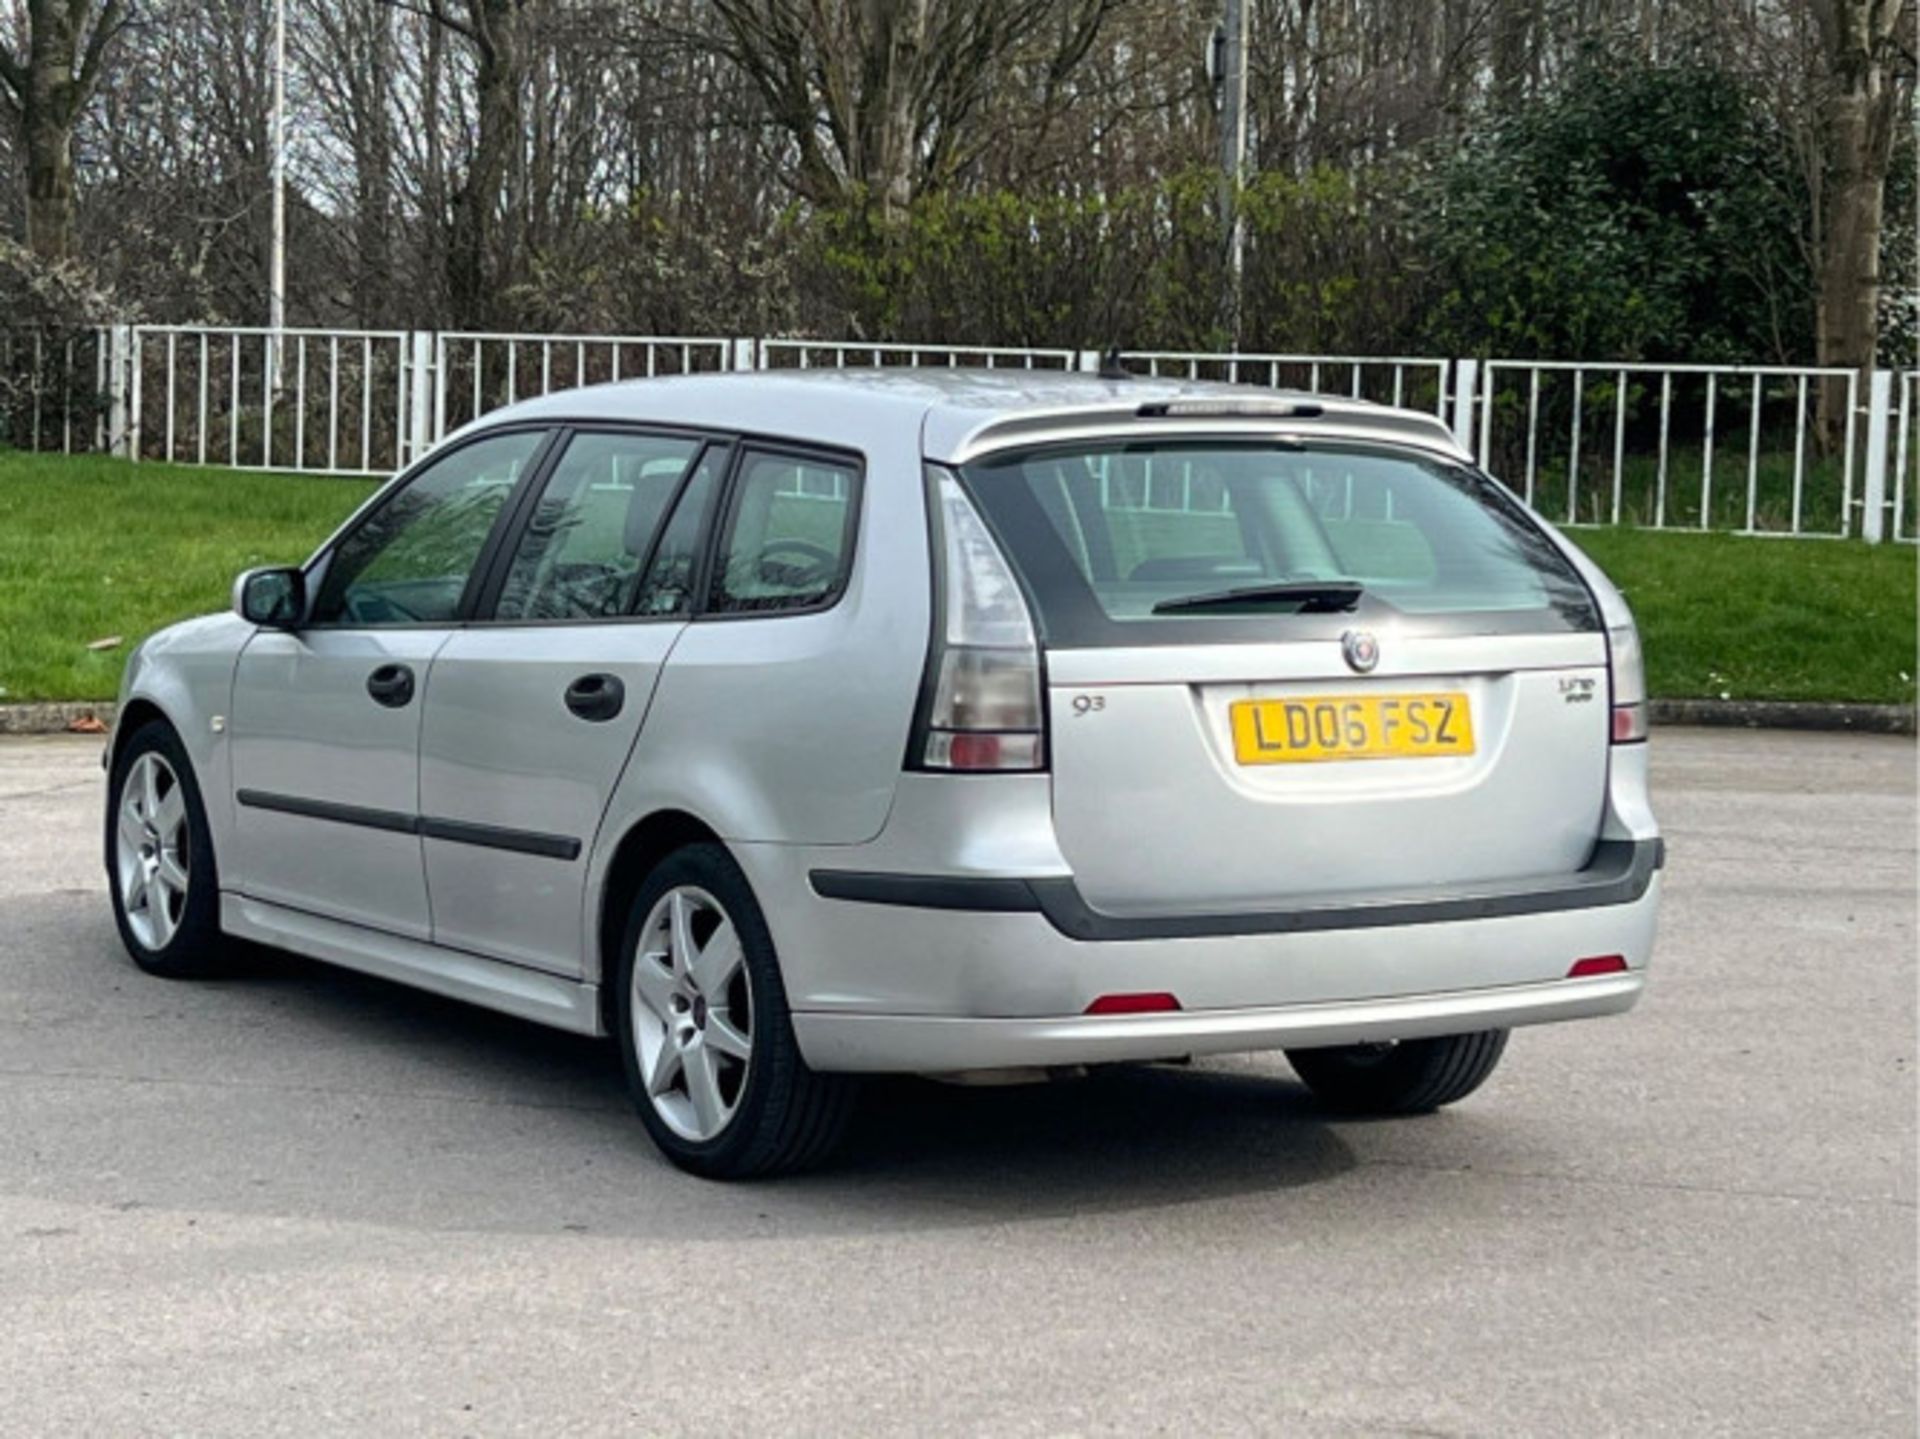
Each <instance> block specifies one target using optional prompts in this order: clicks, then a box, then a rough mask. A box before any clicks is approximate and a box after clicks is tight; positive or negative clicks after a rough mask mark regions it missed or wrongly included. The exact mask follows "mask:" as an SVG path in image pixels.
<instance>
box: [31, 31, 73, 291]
mask: <svg viewBox="0 0 1920 1439" xmlns="http://www.w3.org/2000/svg"><path fill="white" fill-rule="evenodd" d="M28 14H29V19H30V22H31V35H30V37H29V39H28V51H27V74H26V91H25V94H23V95H22V96H21V102H22V103H21V107H20V119H21V130H22V132H23V133H22V138H23V139H24V140H25V142H26V151H27V248H28V249H30V250H32V251H33V252H34V254H36V255H38V256H40V257H41V258H42V259H44V260H55V261H58V260H68V259H71V258H73V208H74V207H73V123H74V120H75V118H76V116H77V115H78V113H79V108H80V107H79V105H78V104H77V103H76V98H77V97H76V95H75V93H74V92H75V90H76V88H77V85H76V76H75V72H76V69H77V67H78V61H79V43H80V35H79V27H78V26H76V25H75V24H74V19H73V14H72V12H71V11H70V10H69V9H68V8H67V7H66V6H65V5H53V4H44V3H43V4H36V5H34V6H32V7H31V8H30V10H29V12H28Z"/></svg>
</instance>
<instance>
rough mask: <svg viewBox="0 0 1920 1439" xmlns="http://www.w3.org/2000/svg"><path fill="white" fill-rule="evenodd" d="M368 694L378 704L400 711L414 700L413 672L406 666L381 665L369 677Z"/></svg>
mask: <svg viewBox="0 0 1920 1439" xmlns="http://www.w3.org/2000/svg"><path fill="white" fill-rule="evenodd" d="M367 693H368V694H370V695H372V696H373V698H374V702H375V703H376V704H383V705H385V706H386V707H387V708H388V709H390V710H397V709H400V708H401V707H402V706H404V705H405V704H406V703H407V701H408V700H410V699H412V698H413V671H412V670H410V669H408V668H407V667H406V666H405V665H381V666H380V668H379V669H377V670H375V671H374V672H373V673H372V674H370V675H368V676H367Z"/></svg>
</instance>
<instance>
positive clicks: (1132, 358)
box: [0, 325, 1920, 541]
mask: <svg viewBox="0 0 1920 1439" xmlns="http://www.w3.org/2000/svg"><path fill="white" fill-rule="evenodd" d="M1126 361H1127V364H1128V366H1129V368H1131V369H1133V370H1134V371H1135V372H1136V373H1144V374H1149V375H1159V376H1167V377H1180V378H1191V379H1207V380H1226V381H1232V382H1238V383H1242V384H1256V385H1263V386H1268V387H1273V388H1284V389H1300V390H1309V391H1313V392H1316V393H1323V394H1333V395H1342V396H1348V397H1352V398H1357V399H1365V400H1371V401H1375V402H1378V403H1381V404H1388V405H1399V406H1405V407H1408V408H1412V409H1419V410H1425V411H1428V412H1430V413H1433V414H1437V415H1439V416H1440V417H1442V418H1443V419H1445V420H1446V421H1447V422H1448V423H1449V424H1450V425H1451V426H1452V428H1453V431H1454V433H1455V434H1456V435H1457V436H1458V437H1459V439H1460V440H1461V442H1462V443H1463V444H1465V445H1467V446H1468V448H1469V449H1471V450H1472V451H1473V452H1474V453H1475V454H1477V455H1478V456H1479V458H1480V460H1481V462H1482V463H1483V464H1484V465H1485V466H1486V467H1487V468H1488V469H1489V470H1491V471H1492V472H1493V473H1494V474H1496V475H1498V476H1500V477H1501V478H1502V479H1504V480H1506V481H1507V482H1508V483H1509V484H1510V485H1512V486H1513V488H1515V489H1516V490H1519V491H1520V492H1521V493H1523V494H1524V495H1525V496H1526V498H1527V500H1528V502H1529V503H1531V504H1533V505H1534V506H1535V507H1536V508H1538V509H1539V510H1540V511H1541V512H1542V513H1543V514H1546V515H1548V516H1550V517H1551V518H1553V519H1555V520H1557V521H1559V522H1561V523H1564V524H1574V525H1590V524H1603V525H1643V526H1647V527H1650V528H1656V529H1689V530H1720V531H1732V532H1735V533H1741V534H1765V535H1784V536H1794V537H1805V538H1815V537H1840V536H1854V535H1857V536H1862V537H1864V538H1866V539H1868V540H1876V541H1877V540H1880V539H1884V538H1892V539H1896V540H1905V541H1913V540H1915V539H1916V538H1917V537H1920V522H1916V509H1920V435H1917V434H1916V427H1920V371H1914V370H1903V371H1897V372H1895V371H1881V372H1876V373H1873V374H1870V375H1867V376H1862V375H1861V374H1859V373H1857V372H1855V371H1852V370H1840V369H1822V368H1819V367H1813V366H1804V367H1793V366H1738V365H1686V364H1625V365H1622V364H1609V363H1601V362H1582V361H1545V360H1499V359H1496V360H1475V359H1458V360H1448V359H1441V358H1433V357H1419V356H1365V355H1304V354H1211V353H1201V352H1190V351H1138V352H1131V351H1130V352H1128V353H1127V356H1126ZM869 365H872V366H884V367H930V366H952V365H969V366H980V367H984V368H991V369H1020V370H1078V371H1093V370H1097V369H1098V368H1099V366H1100V356H1099V354H1098V353H1097V352H1094V351H1088V350H1077V349H1068V348H1044V347H1033V348H1012V347H985V346H971V345H903V344H873V343H867V342H859V341H830V340H808V339H785V338H733V337H719V336H697V337H695V336H657V335H526V334H507V333H479V332H451V331H441V332H433V331H402V330H288V331H284V332H282V333H281V334H280V335H279V336H277V337H276V336H275V335H274V334H273V333H272V332H270V331H267V330H264V329H257V328H245V327H242V328H232V327H226V328H215V327H204V326H181V325H138V326H131V325H126V326H110V327H106V328H104V329H102V330H100V331H98V332H97V333H89V334H83V335H79V336H69V337H65V338H62V339H58V340H49V339H48V338H47V337H45V336H43V335H38V334H34V333H31V332H7V331H3V330H0V442H3V443H7V444H11V445H14V446H17V447H21V448H31V449H53V450H65V451H78V450H99V449H105V450H110V451H112V452H113V453H116V454H120V455H124V456H127V457H129V458H133V459H137V460H139V459H144V460H173V461H181V462H186V463H193V464H209V465H230V466H235V467H239V468H247V469H272V470H287V471H299V472H305V473H314V474H346V475H378V474H387V473H391V472H392V471H393V470H395V469H398V468H400V467H402V466H404V465H406V464H408V463H410V462H411V461H412V460H413V459H415V458H416V457H418V456H419V455H421V454H423V453H425V452H426V450H428V449H429V448H431V447H432V446H433V445H434V444H435V443H437V442H438V441H439V440H440V439H441V438H442V437H443V436H445V435H446V434H448V433H450V432H451V431H453V430H455V429H457V428H459V427H460V426H461V425H463V424H466V423H468V422H469V421H471V420H472V419H474V418H476V417H477V416H479V415H483V414H486V413H487V412H488V411H490V410H493V409H496V408H498V407H500V406H502V405H507V404H511V403H513V402H514V401H515V400H519V399H525V398H527V397H529V396H533V395H544V394H550V393H552V392H554V391H556V390H564V389H572V388H575V387H577V386H581V385H589V384H599V383H604V382H608V381H614V380H621V379H627V378H637V377H643V376H651V375H678V374H690V373H696V372H710V371H722V370H755V369H758V370H782V369H819V368H839V367H844V366H869ZM1155 500H1156V503H1158V497H1157V496H1156V497H1155ZM1180 502H1181V503H1198V504H1205V503H1208V502H1209V501H1207V500H1205V499H1202V500H1197V501H1188V500H1186V499H1185V498H1184V497H1183V499H1182V500H1181V501H1180Z"/></svg>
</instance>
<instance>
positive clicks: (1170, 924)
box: [808, 838, 1666, 942]
mask: <svg viewBox="0 0 1920 1439" xmlns="http://www.w3.org/2000/svg"><path fill="white" fill-rule="evenodd" d="M1665 859H1666V846H1665V844H1664V842H1663V841H1661V840H1659V839H1657V838H1656V839H1643V840H1602V841H1601V842H1600V843H1599V844H1597V845H1595V846H1594V850H1593V855H1592V857H1591V858H1590V859H1589V860H1588V861H1587V864H1586V866H1585V867H1584V868H1582V869H1580V870H1578V871H1576V872H1574V873H1573V874H1567V875H1553V876H1548V877H1544V878H1540V879H1524V880H1511V881H1506V882H1503V883H1499V884H1489V885H1484V886H1481V887H1478V888H1475V889H1471V890H1466V891H1454V892H1451V893H1447V894H1444V895H1422V894H1391V895H1378V896H1368V897H1365V898H1360V899H1355V898H1353V897H1351V896H1348V897H1336V896H1321V897H1314V896H1306V897H1303V898H1302V899H1300V900H1299V901H1297V902H1296V903H1294V904H1292V905H1290V906H1288V907H1287V908H1286V909H1283V910H1257V911H1250V912H1240V913H1227V914H1186V913H1175V914H1143V915H1117V914H1106V913H1102V912H1101V911H1099V910H1097V909H1094V908H1093V907H1092V906H1091V905H1089V904H1088V903H1087V902H1086V900H1085V899H1084V898H1083V897H1082V896H1081V893H1080V890H1079V887H1078V886H1077V885H1076V884H1075V883H1074V882H1073V878H1072V876H1070V875H1069V876H1057V877H1052V878H1046V879H1002V878H959V877H954V876H950V875H916V874H889V873H866V872H861V871H857V870H830V869H816V870H814V871H813V872H812V873H811V874H810V875H809V876H808V880H809V882H810V883H811V885H812V887H813V891H814V893H815V894H818V895H820V896H821V897H822V898H824V899H840V900H851V901H853V902H855V903H860V904H890V905H900V906H904V907H907V908H912V909H944V910H971V911H975V912H985V913H993V914H1020V913H1035V912H1037V913H1039V914H1042V915H1044V916H1045V917H1046V920H1047V922H1048V923H1049V924H1051V925H1052V926H1053V927H1054V929H1056V930H1057V931H1059V932H1060V933H1061V934H1063V935H1065V936H1067V937H1068V938H1069V939H1079V940H1092V941H1103V942H1111V941H1122V940H1146V939H1204V938H1211V937H1216V936H1223V935H1242V934H1310V933H1315V932H1318V931H1324V930H1338V929H1380V928H1385V927H1387V926H1391V925H1412V924H1448V923H1457V922H1460V921H1463V920H1480V919H1505V918H1510V917H1513V916H1517V915H1526V914H1554V913H1560V912H1563V911H1566V910H1574V909H1598V908H1602V907H1604V906H1609V905H1618V904H1631V903H1633V902H1634V901H1635V900H1637V899H1639V898H1640V897H1641V896H1642V895H1644V894H1645V893H1646V892H1647V887H1648V886H1649V885H1650V884H1652V883H1653V876H1654V874H1655V873H1656V872H1657V871H1658V870H1659V869H1660V867H1661V865H1662V864H1663V863H1665Z"/></svg>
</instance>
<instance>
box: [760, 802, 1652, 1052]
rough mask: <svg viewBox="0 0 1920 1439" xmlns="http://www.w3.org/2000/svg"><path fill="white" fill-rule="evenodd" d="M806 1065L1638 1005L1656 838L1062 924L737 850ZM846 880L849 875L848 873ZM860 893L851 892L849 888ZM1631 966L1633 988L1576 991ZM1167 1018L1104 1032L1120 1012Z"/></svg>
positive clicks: (1488, 1024) (1001, 890)
mask: <svg viewBox="0 0 1920 1439" xmlns="http://www.w3.org/2000/svg"><path fill="white" fill-rule="evenodd" d="M740 853H741V855H742V858H743V861H744V862H745V864H746V866H747V868H748V870H749V873H750V877H751V879H752V882H753V884H754V887H755V891H756V893H758V894H760V895H761V896H762V897H763V904H764V907H765V909H766V911H767V915H768V920H769V923H770V925H771V926H772V928H773V931H774V940H775V944H776V946H777V947H778V949H779V952H780V956H781V969H782V973H783V977H784V978H785V981H786V986H787V993H788V999H789V1003H790V1004H791V1007H792V1013H793V1021H794V1026H795V1030H796V1034H797V1036H798V1039H799V1042H800V1046H801V1051H802V1053H803V1054H804V1055H805V1056H806V1059H807V1061H808V1063H809V1064H811V1065H813V1066H814V1067H815V1068H816V1069H821V1070H853V1071H859V1070H904V1071H918V1072H942V1071H956V1070H975V1069H996V1068H1005V1067H1026V1066H1034V1065H1056V1064H1083V1063H1103V1062H1108V1061H1114V1060H1142V1059H1161V1058H1169V1057H1174V1056H1178V1055H1187V1054H1210V1053H1228V1052H1234V1051H1251V1050H1261V1049H1275V1048H1306V1047H1313V1046H1316V1045H1329V1044H1346V1043H1358V1042H1362V1041H1371V1040H1385V1039H1408V1038H1418V1037H1420V1036H1423V1035H1430V1034H1442V1033H1454V1032H1460V1031H1463V1030H1470V1029H1475V1028H1508V1027H1513V1026H1518V1025H1527V1024H1544V1023H1549V1022H1552V1021H1557V1020H1566V1019H1585V1018H1590V1017H1592V1016H1595V1015H1603V1014H1613V1013H1617V1012H1619V1011H1620V1010H1624V1009H1626V1008H1629V1007H1630V1006H1631V1005H1632V1004H1633V1003H1634V1002H1635V1000H1636V999H1637V998H1638V996H1639V993H1640V989H1641V985H1642V982H1643V977H1644V976H1643V971H1644V969H1645V966H1646V964H1647V962H1648V960H1649V958H1650V957H1651V954H1652V951H1653V940H1654V930H1655V926H1656V921H1657V918H1658V912H1659V901H1660V880H1661V876H1660V873H1659V870H1658V868H1657V866H1658V865H1659V864H1660V862H1661V859H1662V852H1661V849H1660V846H1659V844H1658V842H1657V841H1655V840H1653V839H1651V838H1649V839H1646V840H1642V841H1639V842H1637V843H1636V842H1626V841H1620V842H1611V843H1609V844H1607V845H1605V846H1603V847H1602V849H1601V851H1600V852H1599V853H1598V854H1597V855H1596V862H1595V863H1594V864H1591V865H1589V866H1588V868H1586V869H1584V870H1582V871H1580V872H1579V873H1578V874H1575V875H1560V876H1557V877H1554V878H1552V879H1546V880H1540V881H1536V882H1533V883H1532V884H1529V885H1524V886H1487V887H1484V888H1482V889H1480V890H1479V891H1477V892H1472V893H1466V894H1462V893H1459V892H1455V893H1453V894H1450V895H1446V896H1433V895H1429V896H1424V897H1416V896H1407V895H1396V896H1384V895H1383V896H1374V897H1372V898H1371V899H1370V900H1369V901H1366V902H1349V903H1347V904H1344V905H1327V904H1301V905H1300V906H1299V907H1297V908H1294V909H1290V910H1286V911H1267V912H1260V913H1252V914H1236V915H1217V914H1187V915H1177V914H1176V915H1164V914H1161V915H1146V916H1114V915H1101V914H1098V913H1095V914H1094V919H1093V932H1092V933H1089V931H1088V928H1087V926H1086V924H1085V923H1084V922H1083V921H1082V920H1080V919H1079V918H1077V917H1076V916H1077V915H1079V914H1080V913H1082V912H1084V906H1079V907H1078V908H1067V909H1064V910H1063V909H1061V908H1060V907H1059V906H1057V905H1056V906H1055V907H1054V908H1052V909H1051V910H1050V909H1049V907H1048V903H1047V898H1046V897H1047V896H1048V894H1049V891H1050V887H1051V888H1052V889H1053V890H1055V891H1057V890H1058V889H1060V888H1061V887H1063V886H1064V887H1067V888H1070V887H1071V880H1070V879H1068V878H1067V877H1065V876H1062V875H1058V874H1055V875H1053V876H1048V877H1044V878H1036V877H1033V876H1017V875H1002V876H994V875H981V874H978V873H975V874H972V875H953V874H949V875H937V874H933V873H930V872H928V871H924V870H922V871H912V872H909V871H906V870H895V871H884V872H883V871H877V870H866V869H860V870H855V869H854V867H853V866H845V868H840V867H838V866H833V865H831V863H830V861H831V859H835V858H851V857H852V856H850V855H846V854H845V853H844V851H843V852H841V853H840V854H831V853H829V852H823V851H821V850H811V851H809V850H806V849H802V848H800V847H797V846H775V845H769V846H742V847H741V849H740ZM832 872H837V873H838V874H839V875H840V876H842V877H841V878H834V877H831V873H832ZM849 875H851V876H853V877H852V878H847V877H846V876H849ZM1595 955H1619V956H1621V957H1622V958H1623V959H1624V960H1625V962H1626V965H1627V971H1626V972H1625V973H1623V974H1611V975H1605V976H1601V977H1597V978H1590V979H1568V978H1567V977H1566V976H1567V974H1568V972H1569V970H1570V969H1571V967H1572V966H1573V965H1574V963H1575V962H1576V961H1578V960H1580V959H1583V958H1587V957H1589V956H1595ZM1138 993H1168V994H1172V995H1173V996H1175V998H1176V999H1177V1001H1178V1003H1179V1005H1180V1008H1179V1009H1178V1010H1177V1011H1169V1012H1164V1013H1146V1014H1127V1015H1109V1016H1089V1015H1087V1013H1086V1011H1087V1009H1088V1007H1089V1006H1090V1005H1091V1004H1093V1003H1094V1002H1095V1001H1096V1000H1098V999H1100V998H1101V997H1103V996H1107V995H1125V994H1138Z"/></svg>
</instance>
